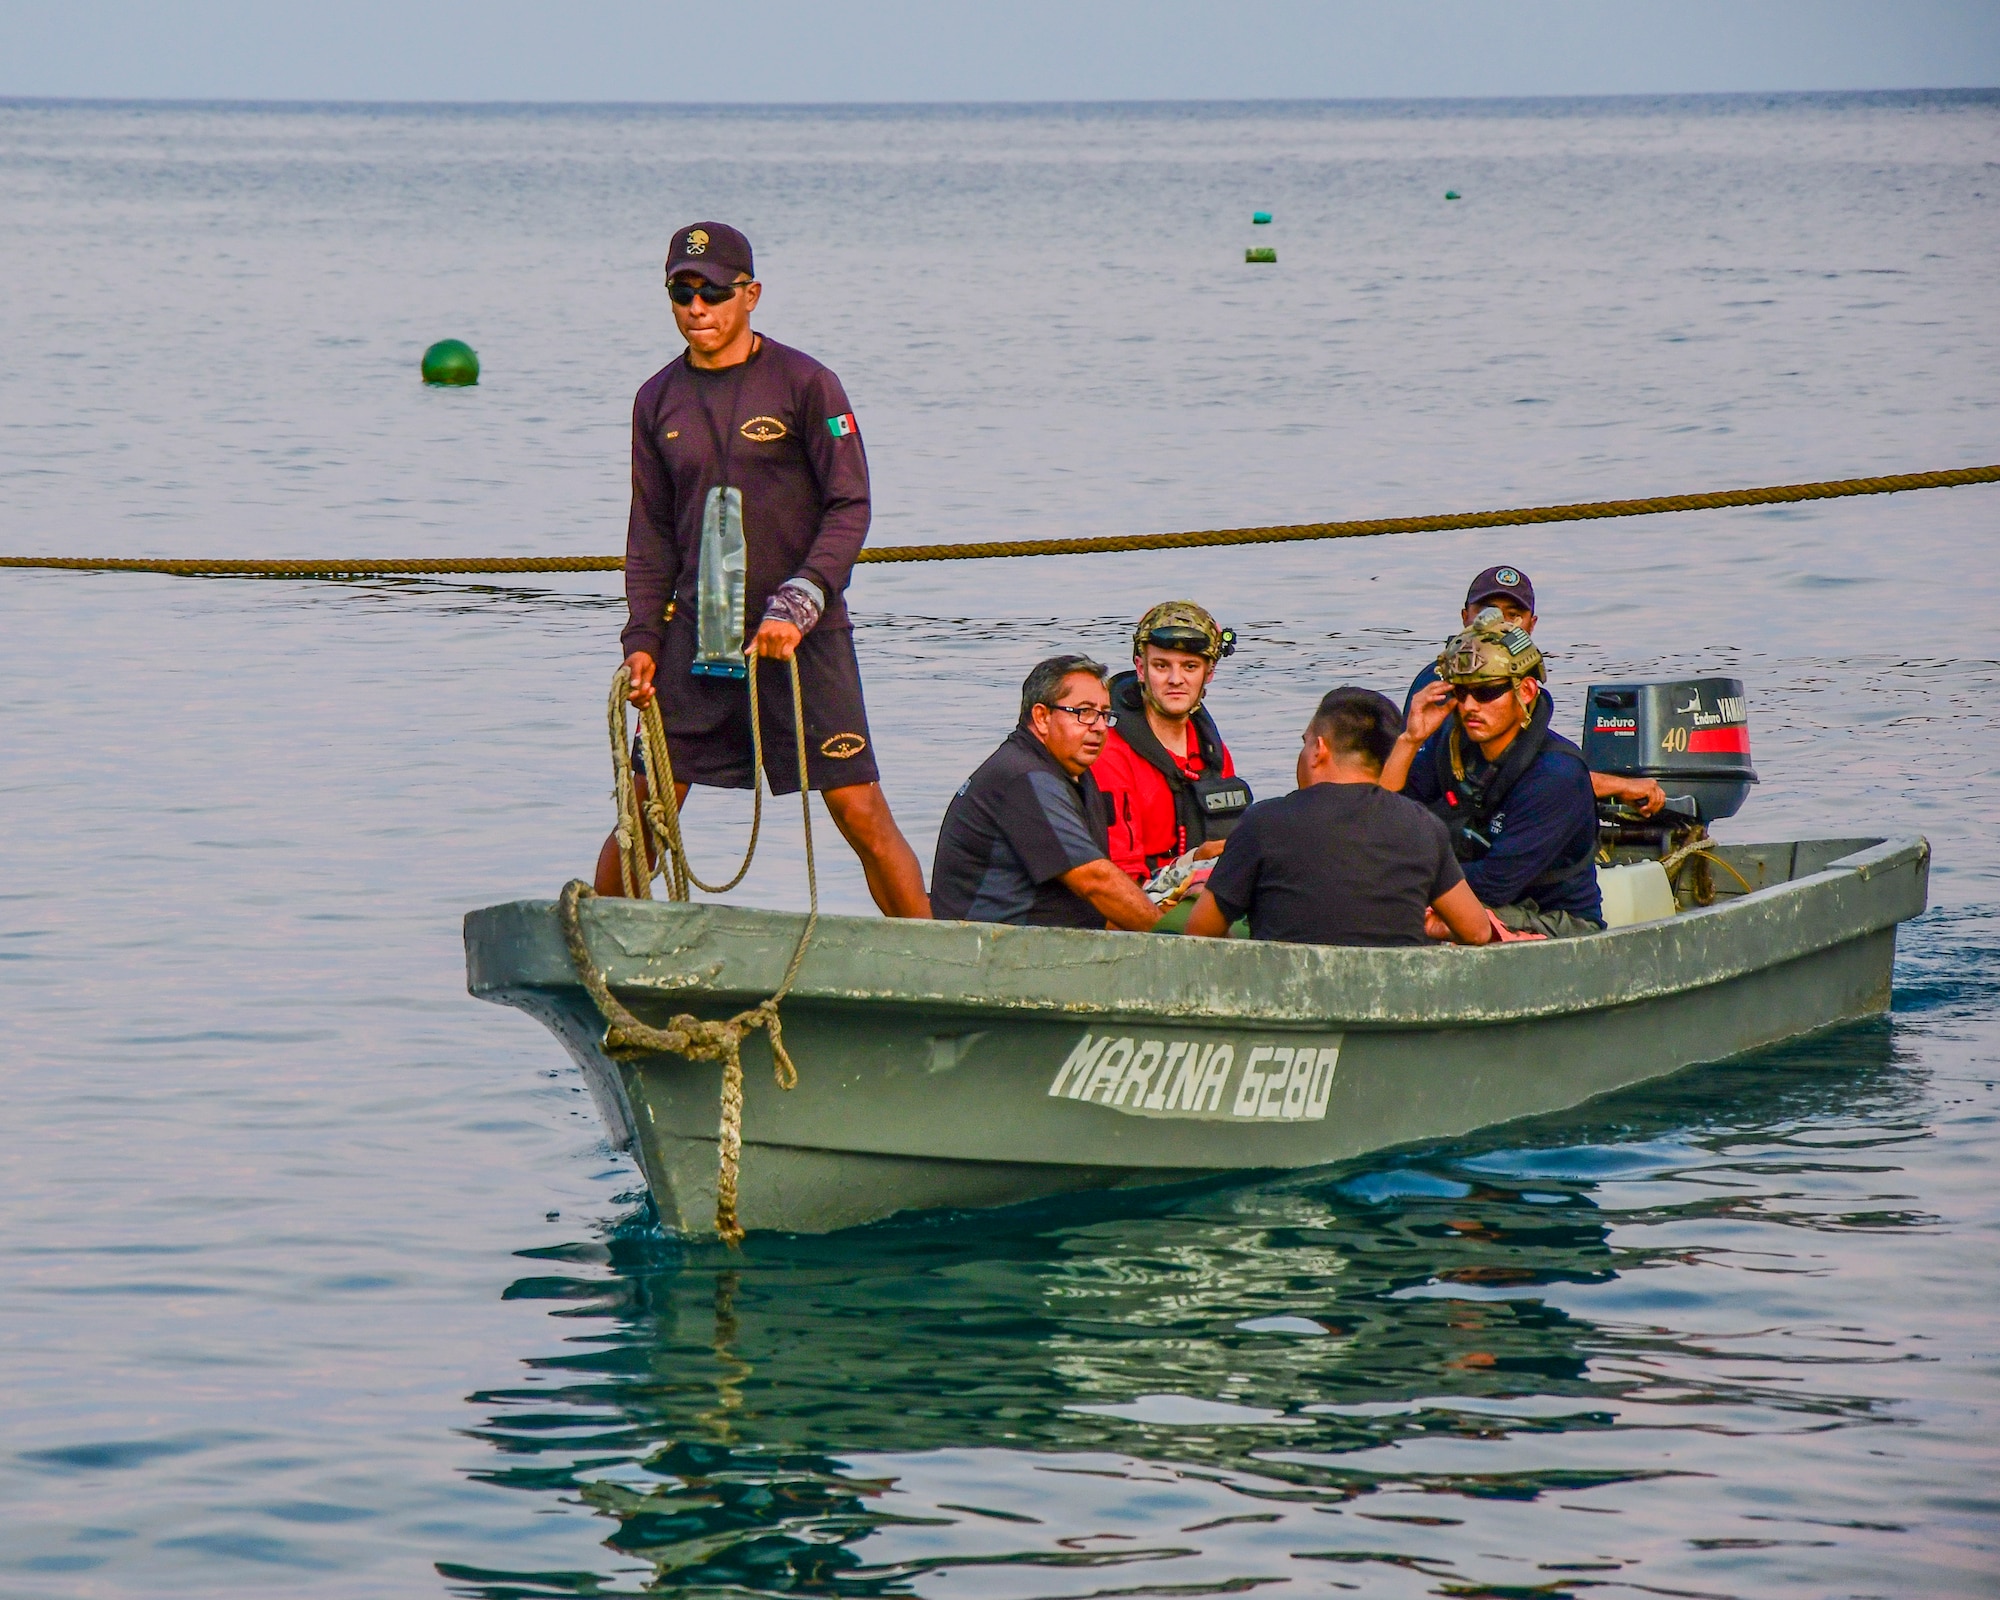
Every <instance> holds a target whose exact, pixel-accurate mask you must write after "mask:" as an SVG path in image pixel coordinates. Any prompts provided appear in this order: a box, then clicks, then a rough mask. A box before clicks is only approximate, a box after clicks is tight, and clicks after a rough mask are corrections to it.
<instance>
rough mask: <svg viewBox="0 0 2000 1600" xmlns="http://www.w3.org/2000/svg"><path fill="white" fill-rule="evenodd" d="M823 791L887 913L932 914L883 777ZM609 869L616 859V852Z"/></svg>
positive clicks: (870, 888)
mask: <svg viewBox="0 0 2000 1600" xmlns="http://www.w3.org/2000/svg"><path fill="white" fill-rule="evenodd" d="M820 797H821V798H822V799H823V800H825V801H826V809H827V812H828V814H829V815H831V816H832V818H833V825H834V826H835V827H836V828H838V829H839V830H840V835H841V837H842V838H843V839H845V840H846V841H847V842H848V843H849V844H850V845H852V846H853V847H854V853H855V855H857V856H858V857H860V859H861V871H862V873H863V874H864V875H865V876H866V877H867V879H868V892H869V893H870V894H871V895H873V896H874V897H875V904H876V906H877V907H878V908H879V909H880V910H881V912H882V915H883V916H885V917H926V918H927V917H929V916H930V914H931V897H930V896H929V895H928V894H926V893H924V872H923V868H922V867H920V866H918V865H917V853H916V851H914V850H912V849H911V848H910V841H909V840H907V839H905V838H904V837H903V830H902V829H901V828H898V827H897V826H896V819H895V818H894V817H893V816H891V815H890V814H889V800H888V797H887V796H886V795H884V794H883V793H882V785H881V784H879V783H854V784H849V785H847V786H846V787H845V788H840V789H823V790H821V791H820ZM611 870H612V871H613V873H614V874H615V873H616V872H617V870H618V863H617V861H616V859H615V858H614V859H613V861H612V863H611Z"/></svg>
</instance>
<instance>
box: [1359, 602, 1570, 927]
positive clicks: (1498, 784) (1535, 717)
mask: <svg viewBox="0 0 2000 1600" xmlns="http://www.w3.org/2000/svg"><path fill="white" fill-rule="evenodd" d="M1437 670H1438V680H1439V681H1437V682H1435V683H1431V684H1428V685H1426V686H1425V687H1424V688H1422V689H1420V690H1419V691H1418V692H1417V694H1416V695H1415V697H1414V698H1413V699H1412V700H1411V702H1410V709H1409V716H1408V719H1407V721H1406V723H1405V725H1404V728H1403V733H1402V736H1401V737H1400V738H1399V739H1397V741H1396V745H1395V748H1394V750H1392V751H1391V752H1390V755H1389V758H1388V760H1387V761H1386V762H1384V763H1383V767H1382V778H1381V783H1382V787H1383V788H1385V789H1389V790H1395V791H1400V792H1401V793H1403V794H1406V795H1408V796H1409V797H1410V798H1411V799H1412V800H1418V801H1421V802H1423V803H1424V804H1425V805H1427V806H1428V807H1430V809H1431V811H1432V813H1433V814H1434V815H1436V816H1437V817H1439V818H1440V819H1441V820H1442V821H1443V822H1444V824H1445V827H1446V828H1447V829H1448V830H1449V831H1450V833H1451V840H1452V851H1453V854H1454V855H1456V856H1457V857H1458V860H1459V862H1460V864H1461V865H1462V866H1463V867H1464V869H1465V879H1466V882H1467V883H1469V884H1471V885H1472V889H1473V892H1474V893H1475V894H1477V895H1478V896H1479V898H1480V900H1481V901H1482V902H1483V903H1484V904H1485V905H1486V906H1487V908H1488V909H1489V910H1491V911H1492V912H1493V914H1494V916H1495V917H1496V918H1497V919H1498V920H1499V922H1500V923H1501V925H1502V926H1503V927H1505V928H1507V929H1509V930H1511V931H1513V932H1517V933H1539V934H1545V935H1547V936H1549V937H1551V938H1568V937H1573V936H1575V935H1578V934H1586V933H1596V932H1598V931H1600V930H1601V929H1602V928H1603V926H1604V906H1603V900H1602V897H1601V896H1600V895H1599V893H1598V888H1597V802H1596V799H1595V797H1594V795H1593V794H1592V792H1591V782H1590V769H1589V767H1588V766H1586V765H1585V764H1584V759H1583V752H1582V751H1581V750H1579V749H1578V748H1577V747H1576V746H1575V745H1573V744H1571V743H1570V741H1569V740H1567V739H1565V738H1564V737H1563V736H1562V735H1561V734H1559V733H1557V732H1555V731H1554V730H1553V729H1551V728H1550V727H1549V698H1548V695H1547V694H1546V693H1545V692H1544V690H1543V684H1544V683H1545V682H1546V680H1547V676H1548V673H1547V669H1546V668H1545V667H1544V666H1543V664H1542V653H1541V651H1540V650H1538V649H1536V648H1535V641H1534V640H1533V639H1531V638H1530V637H1529V636H1528V632H1527V630H1526V629H1525V628H1522V627H1519V626H1517V625H1514V624H1511V623H1508V622H1507V621H1506V620H1504V618H1501V619H1487V620H1484V621H1480V622H1476V623H1474V624H1473V626H1471V627H1469V628H1467V629H1466V630H1465V631H1464V632H1463V633H1461V634H1458V635H1456V636H1455V637H1454V638H1452V639H1450V640H1447V641H1446V643H1445V647H1444V649H1443V651H1441V652H1440V653H1439V655H1438V658H1437ZM1431 932H1432V936H1433V937H1443V936H1444V932H1445V930H1444V928H1443V926H1442V924H1440V925H1439V926H1438V927H1436V928H1433V929H1431Z"/></svg>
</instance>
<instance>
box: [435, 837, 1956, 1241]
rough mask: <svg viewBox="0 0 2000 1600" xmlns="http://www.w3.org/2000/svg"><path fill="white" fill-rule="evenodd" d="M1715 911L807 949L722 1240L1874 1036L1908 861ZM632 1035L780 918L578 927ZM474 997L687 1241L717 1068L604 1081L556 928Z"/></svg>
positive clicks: (713, 994)
mask: <svg viewBox="0 0 2000 1600" xmlns="http://www.w3.org/2000/svg"><path fill="white" fill-rule="evenodd" d="M1712 851H1713V859H1714V860H1716V861H1717V862H1719V863H1720V864H1721V865H1722V866H1723V867H1724V868H1725V871H1724V872H1723V873H1722V874H1720V875H1719V877H1718V878H1717V879H1716V881H1715V882H1714V886H1713V888H1714V898H1713V903H1712V904H1708V905H1703V906H1696V905H1693V904H1691V903H1690V896H1689V893H1688V891H1686V890H1684V891H1683V894H1682V899H1681V905H1680V907H1679V909H1678V910H1677V911H1676V912H1675V913H1674V914H1672V915H1668V916H1665V917H1662V918H1659V919H1657V920H1654V921H1650V922H1641V923H1637V924H1635V925H1632V926H1628V927H1622V928H1617V929H1614V930H1611V931H1608V932H1605V933H1600V934H1595V935H1591V936H1589V937H1586V938H1581V939H1568V940H1560V941H1551V942H1546V943H1521V944H1508V945H1489V946H1486V947H1484V948H1481V949H1458V948H1444V947H1440V948H1431V949H1387V950H1377V949H1349V948H1330V947H1322V946H1305V945H1278V944H1260V943H1252V942H1249V941H1246V940H1226V941H1223V940H1205V939H1187V938H1177V937H1172V936H1168V935H1160V934H1134V933H1108V932H1107V933H1084V932H1074V931H1068V930H1060V929H1044V928H1016V927H1005V926H996V925H992V924H982V923H964V922H893V921H885V920H882V919H879V918H857V917H824V918H822V919H821V920H820V922H819V926H818V930H817V932H816V933H815V935H814V937H813V940H812V943H811V946H810V948H809V950H808V953H807V955H806V957H805V961H804V965H803V966H802V967H801V969H800V971H799V975H798V980H797V983H796V985H795V986H794V987H793V989H792V991H791V993H790V995H789V996H788V997H787V999H786V1000H785V1002H784V1008H783V1014H784V1026H785V1043H786V1045H787V1047H788V1048H789V1050H790V1052H791V1055H792V1058H793V1059H794V1060H795V1061H796V1062H797V1064H798V1071H799V1082H798V1086H797V1087H796V1088H794V1089H791V1090H784V1089H780V1088H779V1087H778V1086H777V1084H776V1083H775V1082H774V1081H773V1075H772V1071H771V1064H772V1063H771V1053H770V1046H769V1044H768V1042H767V1040H766V1039H765V1036H764V1035H763V1034H761V1033H758V1034H752V1035H751V1036H750V1037H749V1038H748V1039H747V1040H746V1041H745V1043H744V1046H743V1066H744V1105H743V1155H742V1168H741V1186H740V1195H739V1214H740V1216H741V1218H742V1221H743V1224H744V1225H745V1226H746V1227H749V1228H753V1229H754V1228H775V1229H784V1230H792V1231H799V1232H822V1231H826V1230H830V1229H834V1228H842V1227H849V1226H852V1225H855V1224H858V1223H863V1222H867V1221H870V1220H872V1219H875V1218H878V1217H884V1216H887V1215H889V1214H890V1213H892V1212H896V1211H903V1210H909V1209H913V1208H922V1207H978V1206H997V1205H1007V1204H1011V1203H1014V1202H1018V1201H1023V1200H1029V1199H1033V1198H1036V1197H1039V1196H1044V1195H1050V1194H1059V1193H1063V1192H1067V1191H1074V1190H1082V1189H1096V1188H1110V1187H1117V1186H1130V1185H1140V1184H1158V1183H1170V1182H1176V1181H1181V1180H1184V1179H1188V1178H1193V1177H1198V1176H1201V1175H1204V1174H1213V1173H1216V1172H1219V1171H1228V1170H1246V1171H1247V1170H1255V1169H1260V1168H1287V1167H1306V1166H1313V1165H1317V1164H1320V1163H1324V1162H1331V1161H1339V1160H1343V1159H1345V1158H1348V1157H1352V1156H1356V1155H1360V1154H1363V1153H1365V1152H1368V1151H1372V1150H1378V1149H1382V1148H1385V1147H1388V1146H1393V1145H1399V1144H1406V1143H1410V1142H1413V1141H1419V1140H1428V1139H1436V1138H1441V1137H1447V1136H1451V1135H1456V1134H1461V1133H1465V1132H1468V1131H1470V1130H1472V1129H1475V1128H1479V1127H1484V1126H1487V1125H1490V1124H1494V1123H1500V1122H1506V1121H1510V1120H1512V1119H1514V1118H1517V1117H1525V1116H1530V1115H1533V1114H1537V1113H1542V1112H1548V1111H1554V1110H1558V1109H1561V1108H1563V1107H1566V1106H1571V1105H1575V1104H1577V1103H1578V1102H1580V1101H1583V1100H1587V1099H1589V1098H1590V1097H1592V1096H1594V1095H1599V1094H1603V1093H1605V1092H1606V1091H1607V1090H1612V1089H1617V1088H1620V1087H1622V1086H1624V1085H1627V1084H1633V1083H1638V1082H1641V1081H1643V1080H1644V1079H1647V1078H1653V1077H1658V1076H1660V1075H1661V1074H1663V1073H1668V1072H1672V1071H1674V1070H1676V1069H1677V1068H1680V1067H1685V1066H1688V1065H1691V1064H1693V1063H1696V1062H1704V1061H1715V1060H1719V1059H1721V1058H1723V1057H1727V1056H1732V1055H1737V1054H1740V1053H1742V1052H1744V1051H1747V1050H1752V1049H1755V1048H1757V1047H1758V1046H1761V1045H1766V1044H1770V1043H1772V1042H1774V1041H1776V1040H1779V1039H1784V1038H1787V1037H1790V1036H1792V1035H1794V1034H1799V1033H1804V1032H1807V1031H1809V1030H1811V1029H1814V1028H1821V1027H1825V1026H1827V1025H1829V1024H1832V1023H1837V1022H1842V1021H1846V1020H1849V1019H1852V1018H1857V1017H1864V1016H1868V1015H1871V1014H1873V1013H1877V1012H1880V1011H1883V1010H1885V1009H1887V1007H1888V1004H1889V979H1890V968H1891V965H1892V963H1893V961H1894V958H1895V948H1896V928H1897V925H1898V924H1899V923H1902V922H1904V921H1907V920H1908V919H1909V918H1911V917H1913V916H1915V915H1917V914H1918V913H1919V912H1920V911H1922V910H1923V909H1924V904H1925V895H1926V890H1927V883H1928V877H1929V866H1930V846H1929V845H1928V844H1927V843H1926V842H1925V841H1924V840H1923V839H1921V838H1903V839H1888V840H1884V839H1803V840H1798V841H1796V842H1790V843H1780V844H1736V845H1714V846H1713V847H1712ZM580 917H581V921H580V926H581V929H582V933H583V936H584V939H585V942H586V944H587V946H588V949H589V951H590V954H591V956H592V958H593V961H594V963H595V965H596V966H597V968H598V970H599V971H600V972H601V973H602V974H603V975H604V977H605V979H606V980H607V981H608V983H609V986H610V988H611V991H612V992H613V994H615V995H616V996H617V998H618V999H619V1000H620V1001H622V1002H623V1003H624V1004H625V1005H626V1006H627V1007H629V1008H630V1009H631V1010H632V1011H633V1012H634V1013H636V1014H637V1015H638V1016H639V1017H640V1018H641V1019H642V1020H644V1021H646V1022H648V1023H652V1024H654V1025H657V1026H663V1025H665V1023H666V1021H667V1019H668V1018H669V1017H670V1016H671V1015H673V1014H675V1013H691V1014H693V1015H695V1016H697V1017H701V1018H705V1019H721V1018H725V1017H728V1016H730V1015H732V1014H734V1013H737V1012H740V1011H743V1010H744V1009H746V1008H748V1007H750V1006H754V1005H756V1004H757V1003H758V1002H759V1001H761V1000H763V999H765V998H766V997H767V996H769V995H770V994H771V993H772V992H773V991H774V990H775V989H776V988H777V987H778V985H779V983H780V981H781V979H782V978H783V976H784V972H785V967H786V963H787V961H788V960H789V959H790V957H791V954H792V951H793V948H794V946H795V944H796V942H797V940H798V937H799V933H800V931H801V927H802V924H803V920H804V919H803V918H802V917H801V916H799V915H798V914H795V913H790V912H776V911H755V910H743V909H736V908H733V907H728V906H720V905H693V904H687V903H671V902H656V901H640V900H586V901H585V902H584V903H583V905H582V907H581V913H580ZM465 945H466V965H467V971H468V975H469V982H470V987H471V990H472V993H473V994H475V995H477V996H480V997H481V998H483V999H489V1000H495V1001H499V1002H501V1003H503V1004H506V1005H513V1006H518V1007H520V1008H521V1009H522V1010H524V1011H526V1012H528V1013H529V1014H530V1015H532V1016H534V1017H536V1018H538V1019H540V1020H541V1021H542V1022H544V1023H546V1024H547V1025H548V1027H549V1028H550V1029H551V1030H552V1031H553V1032H554V1033H555V1034H556V1036H557V1037H558V1038H560V1039H561V1040H562V1042H563V1043H564V1045H565V1046H566V1047H567V1048H568V1050H569V1052H570V1054H571V1055H572V1056H574V1057H575V1059H576V1060H577V1062H578V1063H579V1064H580V1065H581V1066H582V1068H583V1073H584V1077H585V1079H586V1080H587V1082H588V1083H589V1085H590V1089H591V1093H592V1095H593V1096H594V1097H595V1100H596V1103H597V1106H598V1109H599V1111H600V1112H601V1113H602V1115H603V1117H604V1121H605V1124H606V1126H607V1128H608V1129H609V1130H610V1135H611V1139H612V1142H613V1143H614V1144H615V1145H617V1146H618V1147H620V1148H621V1149H629V1150H630V1151H631V1152H632V1153H633V1155H634V1156H635V1157H636V1158H637V1160H638V1162H639V1164H640V1166H641V1168H642V1169H643V1170H644V1172H645V1175H646V1181H647V1183H648V1185H649V1186H650V1187H651V1189H652V1192H653V1195H654V1197H655V1199H656V1200H657V1201H658V1204H659V1208H660V1212H661V1214H662V1216H663V1217H664V1218H665V1220H666V1221H667V1222H668V1224H669V1225H671V1226H675V1227H678V1228H680V1229H681V1230H683V1231H685V1232H688V1233H705V1232H711V1231H712V1230H713V1227H714V1222H713V1214H714V1208H715V1201H716V1184H717V1177H716V1173H717V1093H718V1083H719V1077H720V1073H719V1069H718V1067H717V1066H716V1065H715V1064H714V1063H713V1062H709V1061H700V1062H697V1061H689V1060H686V1059H683V1058H682V1057H681V1056H678V1055H675V1054H671V1053H667V1052H655V1053H650V1054H638V1055H630V1056H625V1057H624V1058H623V1059H614V1058H613V1057H612V1056H611V1055H609V1054H607V1053H606V1052H605V1050H604V1048H603V1044H602V1040H603V1034H604V1026H605V1025H604V1019H603V1017H602V1016H600V1014H599V1012H598V1009H597V1007H596V1005H595V1004H594V1003H593V1001H592V1000H591V998H590V996H589V994H588V993H587V992H586V991H585V988H584V986H583V984H582V983H581V982H580V981H579V979H578V977H577V972H576V968H575V967H574V966H573V964H572V962H571V958H570V954H569V951H568V949H567V947H566V945H565V942H564V938H563V935H562V932H561V929H560V927H559V925H558V917H557V911H556V906H555V904H554V902H551V901H546V900H540V901H517V902H515V903H513V904H511V905H502V906H493V907H490V908H488V909H486V910H482V911H475V912H473V913H472V914H471V915H470V916H468V917H467V918H466V923H465Z"/></svg>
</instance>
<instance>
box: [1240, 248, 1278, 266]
mask: <svg viewBox="0 0 2000 1600" xmlns="http://www.w3.org/2000/svg"><path fill="white" fill-rule="evenodd" d="M1243 259H1244V260H1245V261H1247V262H1250V263H1252V264H1253V265H1254V264H1258V263H1263V264H1266V265H1274V264H1275V263H1276V262H1277V259H1278V252H1277V251H1275V250H1273V249H1271V248H1270V247H1269V246H1268V245H1267V246H1265V247H1264V248H1262V249H1258V248H1257V247H1255V246H1252V247H1251V248H1250V249H1248V250H1245V251H1244V252H1243Z"/></svg>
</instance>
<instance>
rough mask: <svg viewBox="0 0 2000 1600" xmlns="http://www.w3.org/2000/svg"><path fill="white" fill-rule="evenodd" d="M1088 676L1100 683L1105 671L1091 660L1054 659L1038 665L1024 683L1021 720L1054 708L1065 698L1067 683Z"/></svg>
mask: <svg viewBox="0 0 2000 1600" xmlns="http://www.w3.org/2000/svg"><path fill="white" fill-rule="evenodd" d="M1079 672H1085V673H1088V674H1089V675H1090V676H1091V677H1093V678H1095V679H1096V680H1097V681H1098V682H1099V683H1102V682H1103V681H1104V667H1103V665H1102V664H1101V663H1099V662H1096V661H1092V660H1091V659H1090V657H1089V656H1050V657H1049V659H1048V660H1046V661H1038V662H1036V663H1035V670H1034V671H1033V672H1031V673H1029V674H1028V676H1027V677H1026V678H1025V679H1023V680H1022V682H1021V720H1022V721H1023V722H1026V721H1027V720H1028V719H1029V718H1030V717H1031V716H1033V714H1034V710H1035V707H1036V706H1052V705H1054V704H1055V703H1056V702H1057V701H1058V700H1060V699H1061V698H1062V686H1063V680H1064V679H1066V678H1069V677H1072V676H1074V675H1075V674H1076V673H1079Z"/></svg>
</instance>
